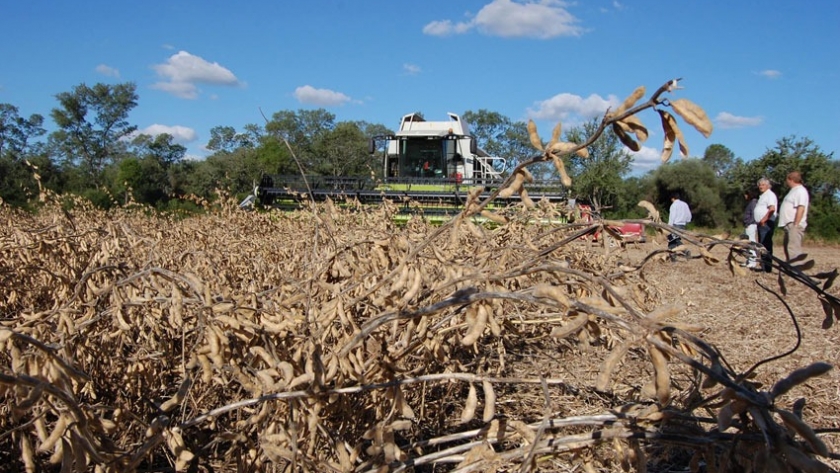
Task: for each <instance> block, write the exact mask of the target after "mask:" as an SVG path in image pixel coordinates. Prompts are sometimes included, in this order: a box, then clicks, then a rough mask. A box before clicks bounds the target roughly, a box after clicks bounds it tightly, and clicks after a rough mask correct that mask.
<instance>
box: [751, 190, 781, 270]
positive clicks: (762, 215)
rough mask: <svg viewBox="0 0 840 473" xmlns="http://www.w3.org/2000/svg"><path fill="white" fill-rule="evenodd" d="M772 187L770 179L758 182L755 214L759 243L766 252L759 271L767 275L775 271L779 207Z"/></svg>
mask: <svg viewBox="0 0 840 473" xmlns="http://www.w3.org/2000/svg"><path fill="white" fill-rule="evenodd" d="M770 187H771V186H770V179H767V178H766V177H762V178H761V179H759V180H758V192H759V196H758V203H757V204H756V205H755V213H754V214H753V215H754V216H755V221H756V224H758V242H759V243H761V244H762V245H763V246H764V249H765V250H766V251H765V252H763V253H762V254H761V267H760V268H759V269H761V270H763V271H764V272H767V273H769V272H772V271H773V231H774V230H775V228H776V216H777V213H776V208H778V206H779V199H778V198H777V197H776V194H775V193H773V191H772V190H771V189H770Z"/></svg>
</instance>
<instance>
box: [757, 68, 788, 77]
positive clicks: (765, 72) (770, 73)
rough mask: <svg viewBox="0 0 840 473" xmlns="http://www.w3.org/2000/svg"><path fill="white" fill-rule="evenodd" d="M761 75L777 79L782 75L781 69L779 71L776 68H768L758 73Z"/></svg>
mask: <svg viewBox="0 0 840 473" xmlns="http://www.w3.org/2000/svg"><path fill="white" fill-rule="evenodd" d="M758 75H760V76H764V77H766V78H768V79H777V78H779V77H781V76H782V73H781V71H777V70H775V69H766V70H763V71H761V72H759V73H758Z"/></svg>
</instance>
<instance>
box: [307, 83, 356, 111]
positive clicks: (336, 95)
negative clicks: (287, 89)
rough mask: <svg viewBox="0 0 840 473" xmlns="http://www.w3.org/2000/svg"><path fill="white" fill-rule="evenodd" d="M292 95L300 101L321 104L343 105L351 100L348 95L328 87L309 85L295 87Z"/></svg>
mask: <svg viewBox="0 0 840 473" xmlns="http://www.w3.org/2000/svg"><path fill="white" fill-rule="evenodd" d="M294 96H295V98H296V99H298V102H300V103H305V104H310V105H321V106H334V105H344V104H345V103H347V102H349V101H350V100H351V98H350V97H348V96H346V95H344V94H342V93H341V92H336V91H334V90H329V89H316V88H315V87H312V86H311V85H304V86H302V87H298V88H297V89H295V93H294Z"/></svg>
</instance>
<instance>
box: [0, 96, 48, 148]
mask: <svg viewBox="0 0 840 473" xmlns="http://www.w3.org/2000/svg"><path fill="white" fill-rule="evenodd" d="M43 124H44V117H43V116H41V115H38V114H32V115H30V116H29V118H23V117H21V116H20V115H18V108H17V107H15V106H14V105H11V104H8V103H0V157H4V158H9V159H11V160H12V161H17V160H19V159H20V158H21V157H23V156H25V155H26V154H27V153H28V152H29V151H30V147H31V143H30V141H29V140H30V139H32V138H36V137H38V136H41V135H43V134H44V133H45V130H44V128H43V126H42V125H43Z"/></svg>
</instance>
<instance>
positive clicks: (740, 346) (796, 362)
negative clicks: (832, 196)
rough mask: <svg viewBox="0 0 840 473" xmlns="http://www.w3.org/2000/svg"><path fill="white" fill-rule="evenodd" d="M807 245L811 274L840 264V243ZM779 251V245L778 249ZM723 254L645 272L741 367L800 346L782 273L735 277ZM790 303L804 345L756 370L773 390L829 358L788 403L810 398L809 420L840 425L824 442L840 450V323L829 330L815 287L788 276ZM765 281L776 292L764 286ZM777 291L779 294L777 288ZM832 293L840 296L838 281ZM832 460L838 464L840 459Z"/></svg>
mask: <svg viewBox="0 0 840 473" xmlns="http://www.w3.org/2000/svg"><path fill="white" fill-rule="evenodd" d="M655 245H656V244H655V243H647V244H640V245H637V246H635V247H634V246H631V247H630V248H628V249H627V250H626V252H627V254H628V256H629V257H630V258H639V257H642V256H643V255H645V254H647V253H648V252H649V251H651V250H652V249H655V248H656V246H655ZM805 250H806V251H807V252H808V254H809V255H810V256H811V257H812V258H814V260H815V263H816V264H815V266H814V268H813V269H811V270H808V271H807V273H808V274H817V273H820V272H824V271H830V270H832V269H834V268H840V248H837V247H828V246H817V245H813V244H812V245H808V244H807V241H806V244H805ZM776 251H777V252H778V253H781V252H782V249H781V248H778V247H777V248H776ZM713 254H714V255H715V256H718V257H719V258H720V259H721V263H719V264H718V265H717V266H710V265H708V264H706V263H705V262H704V261H703V260H702V259H699V258H698V259H693V260H689V261H681V262H677V263H670V262H656V263H653V264H651V265H650V266H648V267H647V268H646V270H645V271H646V273H645V274H646V276H647V278H648V279H649V280H651V281H655V282H656V286H657V288H658V289H659V290H660V291H661V297H662V302H664V303H677V304H683V305H684V306H685V312H684V314H683V315H682V316H681V317H680V320H682V321H685V322H688V323H692V324H696V325H700V326H703V327H706V329H705V330H704V332H703V337H704V339H705V340H707V341H708V342H710V343H712V344H714V345H715V346H717V347H718V348H719V349H720V351H721V353H722V354H723V355H724V357H725V358H726V360H727V361H728V362H729V363H730V364H731V365H732V366H733V367H734V368H736V370H737V371H739V372H743V371H746V370H748V369H749V368H750V367H751V366H752V365H753V364H754V363H757V362H759V361H761V360H763V359H766V358H770V357H773V356H775V355H779V354H782V353H785V352H787V351H789V350H791V349H793V348H794V347H795V346H796V343H797V335H796V328H795V327H794V324H793V321H792V320H791V316H790V314H789V312H788V310H787V309H786V308H785V306H784V304H783V303H782V302H781V301H780V299H779V298H778V297H777V295H781V292H780V291H779V282H778V278H779V275H778V272H776V271H774V272H773V273H769V274H768V273H763V272H749V273H748V274H747V275H746V276H736V275H733V274H732V273H731V272H730V271H728V268H727V266H726V265H727V263H726V259H725V257H726V254H727V253H726V251H725V250H721V251H714V250H713ZM785 282H786V286H787V295H786V296H782V298H783V300H784V302H785V303H787V304H788V305H789V306H790V309H791V311H792V312H793V314H794V316H795V318H796V321H797V322H798V324H799V328H800V330H801V333H802V341H801V345H800V346H799V347H798V349H797V350H796V351H795V352H793V353H792V354H790V355H789V356H786V357H784V358H781V359H778V360H775V361H772V362H769V363H767V364H763V365H762V366H760V367H759V368H758V369H757V378H756V379H757V380H758V381H760V382H761V383H763V384H764V385H765V386H767V387H768V388H769V386H771V385H772V384H773V383H775V382H776V381H778V380H779V379H781V378H783V377H785V376H786V375H787V374H788V373H790V372H791V371H792V370H794V369H797V368H801V367H804V366H807V365H808V364H811V363H814V362H817V361H825V362H828V363H830V364H833V365H835V369H833V370H832V371H831V372H829V373H828V374H827V375H825V376H822V377H819V378H815V379H812V380H811V381H809V382H807V383H805V384H803V385H801V386H799V387H797V388H796V389H794V390H793V391H791V392H790V393H788V395H787V396H786V397H785V399H784V400H783V401H782V404H783V407H786V408H789V407H790V405H791V404H793V401H794V400H796V399H797V398H801V397H804V398H806V399H807V403H806V408H805V411H804V418H805V420H806V421H808V422H809V423H811V425H812V426H814V427H815V428H821V429H834V432H833V433H826V434H824V435H823V436H822V438H823V440H824V441H825V442H826V443H827V444H828V445H829V448H830V449H831V450H832V451H834V452H840V431H838V429H840V367H838V366H837V365H838V363H839V362H840V321H837V320H835V321H834V325H833V326H832V327H831V328H827V329H824V328H822V326H823V321H824V320H825V318H826V317H825V313H824V312H823V308H822V305H821V303H820V302H819V300H818V299H817V297H816V296H815V294H814V292H812V291H811V290H810V289H808V288H807V287H805V286H803V285H802V284H800V283H798V282H796V281H793V280H791V279H790V278H785ZM762 285H763V286H764V287H766V288H768V289H770V291H767V290H765V289H763V288H762V287H761V286H762ZM771 291H773V292H771ZM829 292H830V293H831V294H834V295H840V287H838V286H836V285H835V286H834V287H832V288H831V289H830V290H829ZM832 466H833V467H834V468H835V469H837V468H840V462H838V461H834V462H833V464H832Z"/></svg>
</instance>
